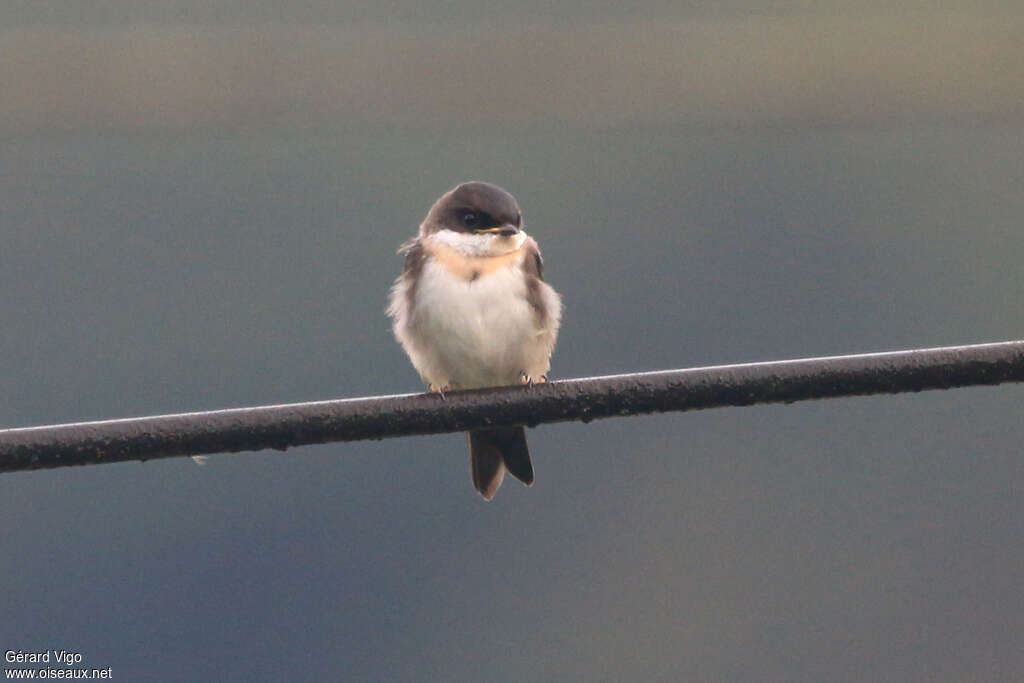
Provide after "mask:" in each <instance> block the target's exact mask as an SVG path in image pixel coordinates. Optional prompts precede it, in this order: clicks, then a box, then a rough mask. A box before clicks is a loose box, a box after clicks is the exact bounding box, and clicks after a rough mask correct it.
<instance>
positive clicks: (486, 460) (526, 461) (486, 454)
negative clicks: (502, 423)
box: [467, 427, 533, 500]
mask: <svg viewBox="0 0 1024 683" xmlns="http://www.w3.org/2000/svg"><path fill="white" fill-rule="evenodd" d="M467 436H468V437H469V459H470V461H471V462H472V465H473V486H475V487H476V490H477V491H479V492H480V495H481V496H483V497H484V499H485V500H490V499H491V498H493V497H494V494H495V493H496V492H497V490H498V487H499V486H501V481H502V479H504V478H505V470H508V471H509V472H510V473H511V474H512V476H513V477H515V478H516V479H518V480H519V481H521V482H523V483H524V484H526V485H527V486H529V485H530V484H532V483H533V464H532V463H531V462H530V450H529V449H528V448H527V447H526V430H525V429H524V428H523V427H496V428H494V429H479V430H477V431H473V432H469V433H468V434H467Z"/></svg>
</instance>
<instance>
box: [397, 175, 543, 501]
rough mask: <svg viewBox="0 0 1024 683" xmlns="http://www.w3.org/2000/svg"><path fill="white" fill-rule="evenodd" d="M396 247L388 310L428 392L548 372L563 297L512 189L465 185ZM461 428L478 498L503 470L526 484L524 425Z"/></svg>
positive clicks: (489, 492)
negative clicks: (548, 278)
mask: <svg viewBox="0 0 1024 683" xmlns="http://www.w3.org/2000/svg"><path fill="white" fill-rule="evenodd" d="M399 253H400V254H404V255H405V267H404V269H403V270H402V274H401V275H400V276H399V277H398V279H397V280H396V281H395V286H394V287H393V288H392V290H391V300H390V305H389V306H388V315H390V316H391V318H392V321H393V327H394V332H395V337H396V338H397V339H398V341H399V343H401V345H402V348H403V349H405V352H406V353H407V354H408V355H409V359H410V360H411V361H412V364H413V366H414V367H415V368H416V371H417V372H419V374H420V377H422V378H423V381H424V382H426V383H427V385H428V386H429V388H430V390H431V391H435V392H440V393H441V394H442V396H443V395H444V392H445V391H449V390H453V389H475V388H479V387H492V386H505V385H510V384H519V383H522V384H533V383H535V382H544V381H546V380H547V372H548V370H549V368H550V367H551V352H552V350H553V349H554V347H555V339H556V337H557V336H558V326H559V324H560V321H561V317H562V302H561V298H560V297H559V296H558V294H557V293H556V292H555V290H554V289H552V288H551V287H550V286H549V285H548V284H547V283H545V282H544V276H543V264H542V261H541V256H540V249H539V248H538V247H537V243H536V242H535V241H534V240H533V238H531V237H530V236H529V235H527V234H526V232H525V231H524V230H523V215H522V212H521V211H520V210H519V204H518V203H517V202H516V199H515V197H513V196H512V195H511V194H509V193H508V192H506V191H505V190H503V189H501V188H500V187H497V186H496V185H491V184H489V183H482V182H468V183H463V184H461V185H459V186H458V187H456V188H455V189H453V190H450V191H448V192H446V193H445V194H444V195H442V196H441V198H440V199H438V200H437V201H436V202H434V205H433V206H432V207H431V208H430V211H429V212H427V217H426V218H424V219H423V222H422V223H421V224H420V229H419V234H418V235H417V236H416V237H415V238H414V239H412V240H410V241H409V242H406V243H405V244H403V245H402V247H401V248H400V249H399ZM468 436H469V456H470V461H471V464H472V471H473V485H474V486H475V487H476V490H477V491H479V492H480V495H482V496H483V497H484V498H485V499H486V500H490V499H491V498H492V497H494V493H495V492H496V491H497V490H498V487H499V486H501V481H502V479H503V478H504V476H505V471H506V470H508V471H509V472H511V473H512V475H513V476H514V477H516V478H517V479H519V480H520V481H522V482H523V483H524V484H526V485H527V486H529V485H530V484H532V483H533V464H532V463H531V462H530V452H529V450H528V449H527V447H526V433H525V432H524V430H523V428H522V427H498V428H493V429H480V430H475V431H472V432H470V433H469V434H468Z"/></svg>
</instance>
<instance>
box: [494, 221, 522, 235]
mask: <svg viewBox="0 0 1024 683" xmlns="http://www.w3.org/2000/svg"><path fill="white" fill-rule="evenodd" d="M498 234H499V235H501V236H502V237H511V236H512V235H518V234H519V228H517V227H516V226H514V225H512V224H511V223H505V225H503V226H501V228H500V229H499V230H498Z"/></svg>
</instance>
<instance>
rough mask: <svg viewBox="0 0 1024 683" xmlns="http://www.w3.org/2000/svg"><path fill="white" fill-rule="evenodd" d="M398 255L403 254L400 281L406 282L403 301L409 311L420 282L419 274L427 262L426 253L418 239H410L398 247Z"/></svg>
mask: <svg viewBox="0 0 1024 683" xmlns="http://www.w3.org/2000/svg"><path fill="white" fill-rule="evenodd" d="M398 253H399V254H405V265H404V266H403V267H402V279H404V280H405V282H406V287H405V299H406V301H407V302H408V304H409V308H410V309H411V308H412V305H413V301H414V300H415V297H416V285H417V284H418V283H419V280H420V277H419V276H420V272H422V270H423V264H424V263H426V260H427V252H426V251H425V250H424V249H423V243H422V242H421V241H420V240H419V239H412V240H409V241H408V242H406V243H405V244H403V245H402V246H401V247H399V249H398Z"/></svg>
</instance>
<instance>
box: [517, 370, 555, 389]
mask: <svg viewBox="0 0 1024 683" xmlns="http://www.w3.org/2000/svg"><path fill="white" fill-rule="evenodd" d="M547 381H548V376H547V375H540V376H539V377H531V376H530V375H527V374H526V372H520V373H519V383H520V384H522V385H524V386H528V387H532V386H533V385H534V384H544V383H545V382H547Z"/></svg>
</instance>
